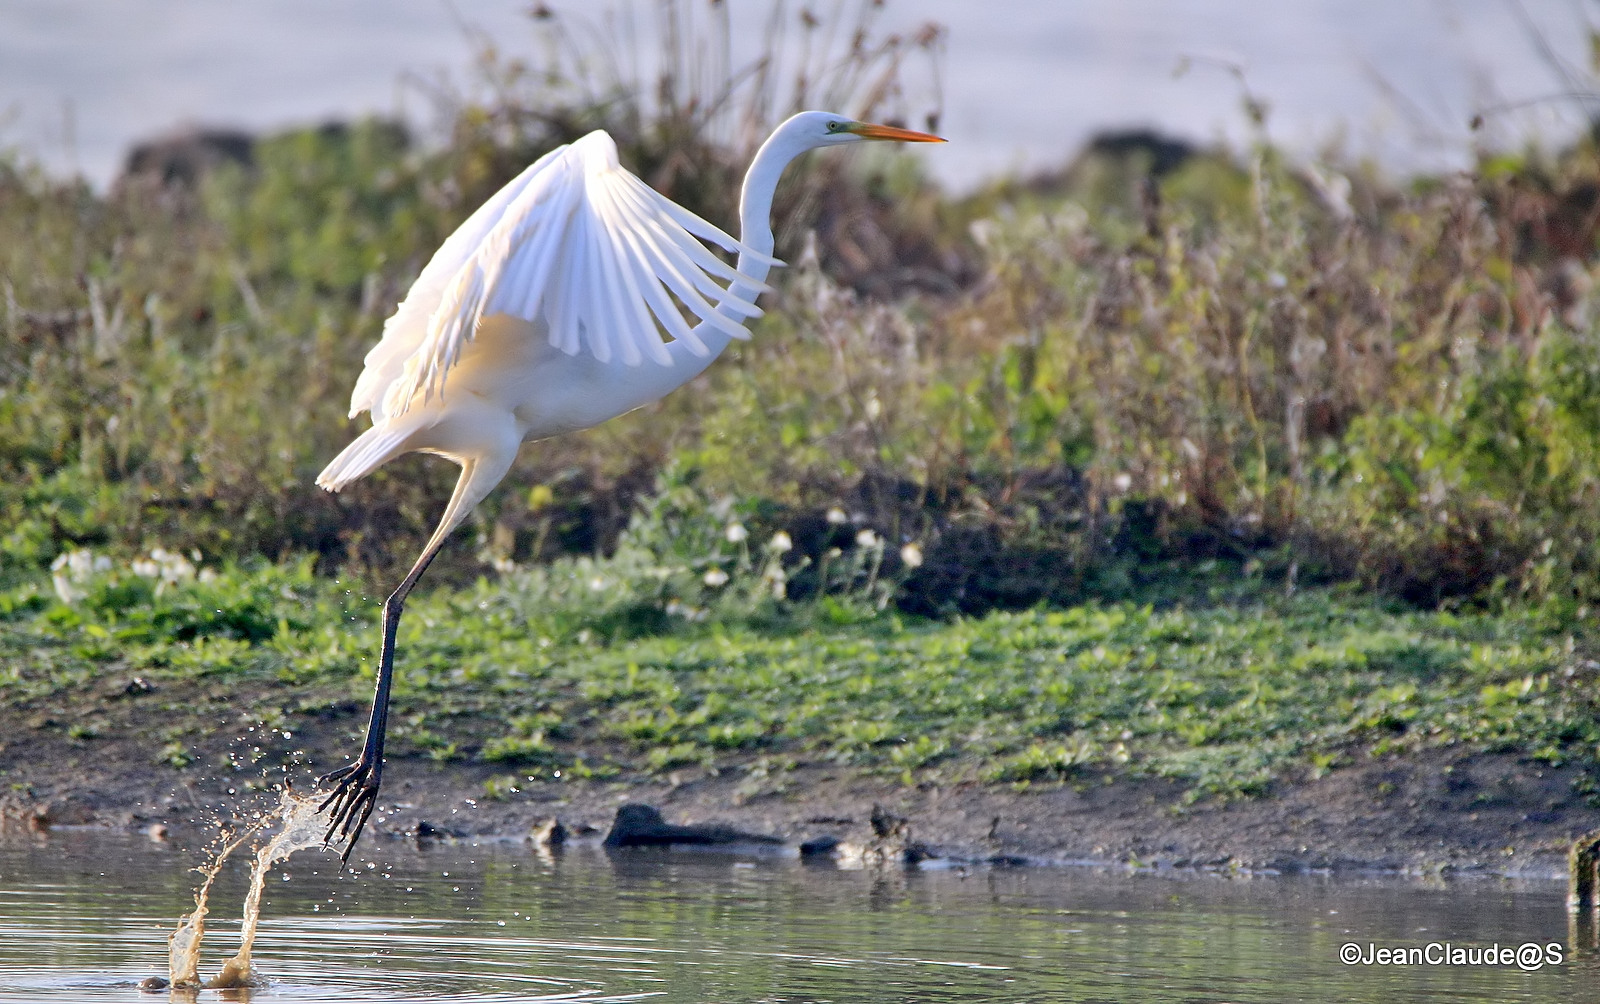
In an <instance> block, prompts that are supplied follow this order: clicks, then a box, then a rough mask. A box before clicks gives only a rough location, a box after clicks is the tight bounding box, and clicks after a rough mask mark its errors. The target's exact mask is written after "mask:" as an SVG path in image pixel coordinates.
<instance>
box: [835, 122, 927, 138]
mask: <svg viewBox="0 0 1600 1004" xmlns="http://www.w3.org/2000/svg"><path fill="white" fill-rule="evenodd" d="M847 128H848V129H849V130H850V131H851V132H853V133H855V134H856V135H857V136H860V137H861V138H862V139H887V140H893V141H894V142H896V143H943V142H945V140H944V137H942V136H935V135H933V134H932V133H927V132H914V131H913V130H910V129H900V128H898V127H896V126H886V125H871V124H870V123H866V122H857V123H854V124H853V125H850V126H848V127H847Z"/></svg>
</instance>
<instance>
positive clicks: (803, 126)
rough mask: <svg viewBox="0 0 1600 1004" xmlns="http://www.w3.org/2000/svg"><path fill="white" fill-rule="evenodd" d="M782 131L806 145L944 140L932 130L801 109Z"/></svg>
mask: <svg viewBox="0 0 1600 1004" xmlns="http://www.w3.org/2000/svg"><path fill="white" fill-rule="evenodd" d="M779 131H780V132H791V131H792V133H793V136H794V138H795V139H796V140H798V141H800V143H802V144H803V145H804V146H806V147H819V146H842V145H843V144H845V143H859V142H862V141H863V140H888V141H890V142H894V143H943V142H944V139H943V138H941V137H939V136H935V135H933V134H932V133H925V132H916V131H914V130H911V129H901V128H900V127H898V126H888V125H874V124H873V123H871V122H857V121H856V120H855V119H852V118H849V117H847V116H844V115H837V114H834V113H833V112H801V113H800V114H798V115H795V116H794V117H792V118H790V119H789V121H787V122H785V123H784V124H783V125H782V126H781V127H780V128H779Z"/></svg>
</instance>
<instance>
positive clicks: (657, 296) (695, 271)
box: [350, 131, 776, 421]
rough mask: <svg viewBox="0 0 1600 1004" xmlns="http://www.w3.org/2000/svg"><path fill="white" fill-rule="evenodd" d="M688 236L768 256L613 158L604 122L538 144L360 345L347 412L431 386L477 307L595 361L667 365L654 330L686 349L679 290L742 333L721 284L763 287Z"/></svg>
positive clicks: (739, 305)
mask: <svg viewBox="0 0 1600 1004" xmlns="http://www.w3.org/2000/svg"><path fill="white" fill-rule="evenodd" d="M696 238H700V239H701V240H704V241H707V242H710V243H713V244H716V245H717V246H719V247H721V248H724V249H725V250H728V251H734V252H739V253H742V254H750V255H752V256H754V257H756V258H759V259H762V260H765V261H767V262H769V263H772V264H776V261H775V260H774V259H772V258H770V257H768V256H766V255H763V254H761V253H760V252H758V251H755V250H754V249H752V248H748V247H746V246H744V245H743V244H740V243H739V242H738V241H735V240H734V239H733V238H732V237H730V236H728V235H727V234H725V233H723V232H722V231H721V230H719V229H717V228H716V227H714V226H712V225H711V224H709V223H707V222H706V221H705V220H702V219H701V218H700V217H698V216H696V215H694V214H693V213H691V212H689V211H688V210H686V209H684V208H682V207H681V206H677V205H675V204H673V203H672V202H671V201H670V200H668V199H667V198H665V197H664V196H662V195H660V194H658V193H657V192H655V191H653V190H652V189H650V188H649V187H648V186H647V185H645V184H644V183H643V182H642V181H640V180H639V179H638V178H635V177H634V176H633V175H631V174H629V173H628V172H627V171H625V170H623V169H622V167H621V165H620V164H619V163H618V161H617V148H616V145H615V144H614V143H613V142H612V141H611V137H609V136H607V135H606V134H605V133H604V132H598V131H597V132H593V133H590V134H589V135H587V136H585V137H584V138H582V139H580V140H578V141H576V142H574V143H571V144H569V145H567V146H564V147H561V148H559V149H556V150H554V151H552V152H550V153H549V154H546V155H545V156H543V157H541V158H539V160H537V161H536V162H535V163H534V164H533V165H532V166H531V167H529V168H528V169H527V170H526V171H524V172H522V174H520V175H519V176H517V178H516V179H515V180H513V181H512V182H511V183H510V184H508V185H506V187H505V188H503V189H501V190H500V191H499V192H498V193H496V194H495V195H494V197H493V198H491V199H490V200H489V201H488V202H486V203H484V204H483V206H482V207H480V208H479V209H478V211H477V212H475V213H473V214H472V216H470V217H469V218H468V219H467V221H466V222H465V223H463V224H462V225H461V227H460V229H458V230H457V231H456V232H455V233H453V234H451V235H450V237H449V239H448V240H446V241H445V242H444V244H443V245H442V246H440V248H439V250H438V252H436V253H435V254H434V256H433V258H432V260H431V261H429V262H428V265H427V267H426V268H424V269H423V270H422V274H421V275H420V276H418V277H417V281H416V283H415V284H414V285H413V286H412V287H411V291H410V292H409V293H407V294H406V298H405V300H404V302H402V303H401V304H400V307H399V308H398V309H397V310H396V311H395V312H394V315H393V316H392V317H390V318H389V320H388V321H387V322H385V324H384V327H383V340H382V341H380V342H379V343H378V344H377V346H375V347H374V348H373V349H372V351H371V352H369V353H368V354H367V358H366V369H365V370H363V371H362V373H361V377H360V379H358V380H357V381H356V388H355V392H354V394H352V395H351V398H350V415H351V417H354V416H355V415H357V414H359V413H360V412H362V411H367V410H369V409H370V410H371V411H372V417H373V420H374V421H381V420H382V419H383V418H385V417H387V416H390V415H397V414H400V413H402V412H404V411H405V410H406V409H407V408H408V407H409V406H410V405H411V403H412V402H413V401H414V400H416V399H418V398H419V397H420V398H421V399H423V400H426V399H427V398H428V397H429V396H431V395H432V394H434V393H437V392H439V391H440V389H441V388H442V386H443V384H444V379H445V375H446V374H447V373H448V372H449V369H450V367H451V366H452V365H454V364H455V362H456V361H457V360H458V359H459V358H460V357H461V353H462V350H463V349H464V348H465V347H466V345H467V344H468V343H469V342H470V341H471V340H472V337H473V333H474V332H475V331H476V330H477V326H478V322H479V320H480V319H481V318H482V317H483V316H484V315H486V314H497V313H505V314H510V315H512V316H515V317H520V318H523V319H525V320H528V321H542V322H543V324H544V325H545V327H546V328H547V329H548V331H549V333H550V342H551V344H552V345H554V346H556V347H557V348H559V349H560V350H562V351H563V352H566V353H567V354H569V355H572V354H576V353H577V352H579V351H581V350H582V349H583V348H585V347H587V349H588V350H589V351H590V352H592V353H593V354H594V356H595V358H597V359H599V360H600V361H601V362H609V361H610V360H611V359H612V358H614V357H615V358H620V359H621V360H622V361H623V362H624V363H626V364H628V365H630V366H636V365H638V364H639V363H641V362H642V361H643V360H644V358H645V357H646V356H648V357H650V358H651V359H653V360H655V361H656V362H657V363H660V364H663V365H670V364H671V362H672V357H671V355H670V354H669V353H668V352H667V349H666V340H665V339H664V338H663V332H665V333H666V334H667V335H670V336H671V337H672V338H674V339H679V340H682V341H683V342H684V343H685V345H686V346H687V347H688V348H689V350H690V351H691V352H694V353H695V354H696V355H702V356H703V355H705V354H706V353H707V352H708V351H709V349H708V348H707V347H706V345H705V343H704V342H702V341H701V340H700V338H699V336H698V335H696V334H695V331H694V329H693V328H691V327H690V326H689V325H688V324H687V323H686V322H685V320H684V318H683V314H682V312H681V311H680V309H679V306H678V304H679V303H681V304H682V305H683V306H684V307H686V308H687V309H688V310H689V312H690V313H692V314H693V315H695V316H696V317H698V318H700V319H701V320H702V321H704V322H705V323H707V324H710V325H713V326H715V327H717V328H720V329H721V330H722V331H724V332H726V333H727V334H728V335H729V336H731V337H734V338H741V339H743V338H749V337H750V335H749V333H748V332H747V331H746V330H745V329H744V326H743V325H742V324H741V323H740V322H739V321H738V320H735V319H734V318H732V317H729V316H728V314H734V315H737V316H739V317H757V316H760V314H761V311H760V310H759V309H758V308H757V307H756V305H755V304H754V303H752V302H750V301H748V300H744V299H740V298H737V297H734V296H733V295H732V294H731V293H730V292H729V291H728V289H727V287H726V286H725V285H724V284H723V283H727V284H731V283H732V282H733V281H734V280H735V279H738V278H743V283H742V285H745V286H747V287H754V288H757V289H764V288H765V287H764V286H762V285H761V284H759V283H752V282H751V280H750V277H748V276H744V277H741V275H740V273H739V272H738V271H736V270H735V269H734V268H733V267H731V266H729V265H728V264H726V263H725V262H723V261H722V260H721V259H719V258H717V257H716V256H715V255H713V254H712V253H711V252H710V250H708V249H707V248H706V247H705V245H703V244H702V243H701V241H700V240H697V239H696ZM719 279H720V280H722V283H719V282H718V280H719ZM674 298H676V301H677V302H674ZM718 305H721V306H722V307H723V308H724V310H726V311H727V313H723V312H721V311H718V310H717V306H718Z"/></svg>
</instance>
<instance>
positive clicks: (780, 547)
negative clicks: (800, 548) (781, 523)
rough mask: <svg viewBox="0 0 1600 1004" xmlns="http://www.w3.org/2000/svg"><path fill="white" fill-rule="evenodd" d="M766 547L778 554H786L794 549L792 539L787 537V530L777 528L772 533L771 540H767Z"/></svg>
mask: <svg viewBox="0 0 1600 1004" xmlns="http://www.w3.org/2000/svg"><path fill="white" fill-rule="evenodd" d="M767 548H768V549H769V550H772V551H776V552H778V553H779V554H786V553H788V552H789V551H792V550H794V541H793V540H791V539H790V538H789V532H788V531H787V530H779V531H778V532H777V533H775V534H773V535H772V539H771V540H769V541H767Z"/></svg>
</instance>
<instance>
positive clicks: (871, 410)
mask: <svg viewBox="0 0 1600 1004" xmlns="http://www.w3.org/2000/svg"><path fill="white" fill-rule="evenodd" d="M881 414H883V405H882V404H881V403H879V401H878V398H877V395H873V396H872V397H869V398H867V417H868V418H871V419H876V418H877V417H878V416H879V415H881Z"/></svg>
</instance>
